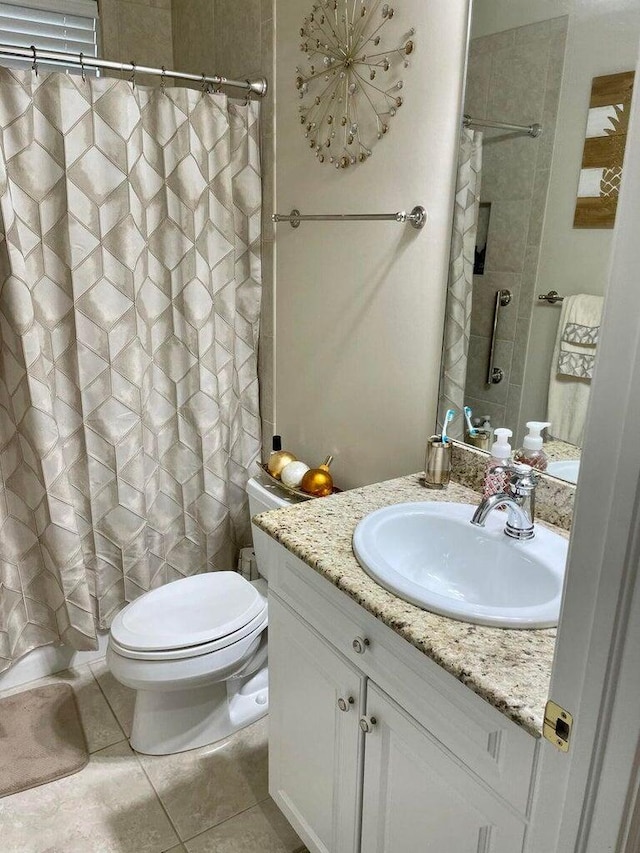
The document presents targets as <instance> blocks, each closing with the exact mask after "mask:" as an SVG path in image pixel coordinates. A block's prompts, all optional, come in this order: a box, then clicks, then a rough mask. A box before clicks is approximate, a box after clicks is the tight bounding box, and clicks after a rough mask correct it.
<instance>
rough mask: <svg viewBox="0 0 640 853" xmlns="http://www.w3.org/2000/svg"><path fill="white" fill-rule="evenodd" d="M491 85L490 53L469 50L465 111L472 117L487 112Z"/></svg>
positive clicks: (483, 114)
mask: <svg viewBox="0 0 640 853" xmlns="http://www.w3.org/2000/svg"><path fill="white" fill-rule="evenodd" d="M490 85H491V54H490V53H478V52H477V51H469V65H468V72H467V91H466V97H465V112H467V113H469V115H471V116H474V118H477V117H480V118H483V117H484V116H486V114H487V101H488V99H489V86H490Z"/></svg>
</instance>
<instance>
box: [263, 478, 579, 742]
mask: <svg viewBox="0 0 640 853" xmlns="http://www.w3.org/2000/svg"><path fill="white" fill-rule="evenodd" d="M424 500H435V501H456V502H459V503H470V504H478V503H479V495H478V494H477V493H476V492H473V491H472V490H470V489H468V488H466V487H465V486H461V485H459V484H456V483H452V484H451V485H450V486H449V488H448V489H446V490H444V491H442V492H434V491H429V490H427V489H425V488H424V487H423V486H421V485H420V482H419V477H418V476H417V475H414V476H409V477H402V478H400V479H397V480H389V481H387V482H385V483H377V484H376V485H373V486H365V487H364V488H361V489H354V490H352V491H348V492H343V493H342V494H339V495H334V496H333V497H330V498H322V499H320V500H314V501H309V502H307V503H302V504H299V505H297V506H293V507H290V508H287V509H282V510H274V511H272V512H267V513H263V514H262V515H258V516H256V517H255V519H254V521H255V523H256V524H257V525H258V527H260V528H261V529H262V530H264V531H265V532H266V533H268V534H269V535H270V536H271V537H273V539H275V540H276V541H277V542H279V543H280V544H281V545H284V547H285V548H287V549H288V550H289V551H291V552H292V553H293V554H295V555H296V556H297V557H299V558H300V559H301V560H303V561H304V562H305V563H307V564H308V565H309V566H310V567H311V568H312V569H314V570H315V571H316V572H318V573H319V574H321V575H323V576H324V577H325V578H327V579H328V580H329V581H331V583H333V584H334V585H335V586H337V587H338V588H339V589H341V590H342V591H343V592H345V593H346V594H347V595H348V596H350V597H351V598H353V599H354V600H355V601H357V602H358V604H360V605H361V606H362V607H364V608H365V610H367V611H369V613H372V614H373V615H374V616H375V617H376V618H377V619H379V620H380V621H381V622H384V624H385V625H388V626H389V627H390V628H391V629H392V630H393V631H395V632H396V633H397V634H399V635H400V636H401V637H404V639H405V640H407V641H408V642H409V643H411V644H412V645H413V646H415V647H416V648H417V649H419V650H420V651H422V652H424V653H425V654H426V655H427V656H428V657H430V658H431V659H432V660H433V661H435V662H436V663H437V664H438V665H439V666H441V667H443V669H445V670H447V672H449V673H451V674H452V675H453V676H455V678H457V679H458V680H459V681H461V682H462V683H463V684H466V685H467V687H469V688H470V689H471V690H473V691H474V693H477V694H478V695H479V696H481V697H482V698H483V699H485V700H486V701H487V702H489V703H490V704H491V705H493V706H494V707H495V708H497V709H498V710H499V711H501V712H502V713H504V714H505V715H507V716H508V717H509V718H510V719H512V720H513V721H514V722H516V723H517V724H518V725H520V726H521V727H522V728H524V729H525V730H526V731H528V732H529V733H530V734H532V735H534V736H535V737H540V735H541V733H542V722H543V716H544V707H545V704H546V701H547V697H548V693H549V681H550V677H551V664H552V660H553V652H554V646H555V640H556V631H555V629H544V630H535V631H516V630H505V629H500V628H485V627H483V626H480V625H471V624H469V623H467V622H458V621H456V620H453V619H448V618H446V617H444V616H438V615H436V614H435V613H428V612H427V611H425V610H421V609H420V608H419V607H415V606H414V605H413V604H408V603H407V602H405V601H403V600H402V599H400V598H398V597H397V596H395V595H393V594H392V593H390V592H387V590H385V589H383V588H382V587H381V586H379V585H378V584H377V583H376V582H375V581H374V580H372V579H371V578H370V577H369V576H368V575H367V574H366V573H365V572H364V571H363V570H362V569H361V568H360V565H359V564H358V562H357V561H356V559H355V557H354V555H353V550H352V547H351V540H352V536H353V531H354V529H355V527H356V525H357V524H358V522H359V521H360V520H361V519H362V518H364V517H365V516H366V515H368V514H369V513H370V512H373V511H374V510H376V509H380V508H381V507H384V506H389V505H391V504H396V503H403V502H405V501H424ZM558 532H559V533H563V534H564V535H567V534H566V531H560V530H559V531H558Z"/></svg>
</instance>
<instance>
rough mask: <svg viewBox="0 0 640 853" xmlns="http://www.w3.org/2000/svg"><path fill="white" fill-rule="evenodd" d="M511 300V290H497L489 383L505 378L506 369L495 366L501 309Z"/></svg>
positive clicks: (497, 382)
mask: <svg viewBox="0 0 640 853" xmlns="http://www.w3.org/2000/svg"><path fill="white" fill-rule="evenodd" d="M510 302H511V291H510V290H498V291H497V292H496V307H495V311H494V312H493V329H492V331H491V347H490V348H489V370H488V373H487V385H499V384H500V383H501V382H502V380H503V379H504V370H502V369H501V368H500V367H496V366H495V355H496V338H497V334H498V320H499V319H500V309H501V308H506V307H507V305H508V304H509V303H510Z"/></svg>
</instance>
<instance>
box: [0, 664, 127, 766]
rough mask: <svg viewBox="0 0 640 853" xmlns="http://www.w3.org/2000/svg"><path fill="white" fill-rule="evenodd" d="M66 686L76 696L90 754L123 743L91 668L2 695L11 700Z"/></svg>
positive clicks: (122, 736)
mask: <svg viewBox="0 0 640 853" xmlns="http://www.w3.org/2000/svg"><path fill="white" fill-rule="evenodd" d="M63 682H64V683H66V684H70V685H71V686H72V687H73V690H74V692H75V694H76V699H77V701H78V711H79V713H80V719H81V720H82V727H83V728H84V733H85V735H86V738H87V746H88V747H89V752H97V751H98V750H99V749H104V748H105V747H107V746H111V745H112V744H114V743H119V742H120V741H121V740H124V733H123V730H122V728H121V727H120V726H119V725H118V721H117V720H116V718H115V717H114V715H113V713H112V711H111V708H110V707H109V705H108V703H107V701H106V700H105V698H104V695H103V693H102V691H101V690H100V687H99V686H98V683H97V681H96V680H95V678H94V677H93V673H92V672H91V669H90V668H89V664H84V665H83V666H79V667H77V668H76V669H66V670H64V671H63V672H58V673H56V674H55V675H49V676H47V677H46V678H40V679H38V681H33V682H31V683H30V684H22V685H21V686H20V687H14V688H12V689H11V690H6V691H4V692H3V693H2V695H3V696H10V695H12V694H15V693H21V692H22V691H24V690H32V689H33V688H35V687H43V686H44V685H45V684H61V683H63Z"/></svg>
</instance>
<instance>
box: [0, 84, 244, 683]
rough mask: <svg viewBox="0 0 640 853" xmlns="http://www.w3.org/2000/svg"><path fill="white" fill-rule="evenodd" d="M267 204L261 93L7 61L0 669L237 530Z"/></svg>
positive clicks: (73, 638)
mask: <svg viewBox="0 0 640 853" xmlns="http://www.w3.org/2000/svg"><path fill="white" fill-rule="evenodd" d="M260 212H261V182H260V167H259V148H258V106H257V105H256V104H250V105H248V106H238V105H235V104H229V103H228V102H227V99H226V98H225V97H224V96H223V95H210V94H203V93H202V92H200V91H194V90H188V89H179V88H167V89H166V92H163V91H162V89H161V88H160V87H159V88H157V89H154V88H145V87H137V88H134V87H132V85H131V84H130V83H129V82H127V81H122V80H111V79H94V78H91V79H87V81H86V82H82V80H81V78H80V77H72V76H69V75H66V74H59V73H53V74H42V75H40V76H36V75H34V74H32V73H31V72H29V71H27V72H19V71H9V70H6V69H0V471H1V475H2V476H1V478H0V669H2V668H5V667H7V666H8V665H9V664H10V663H11V661H12V660H15V659H16V658H18V657H20V656H21V655H23V654H25V652H27V651H29V650H30V649H32V648H35V647H37V646H41V645H45V644H47V643H51V642H55V641H58V640H62V641H64V642H65V643H68V644H69V645H71V646H72V647H74V648H76V649H91V648H95V647H96V636H97V635H96V631H97V629H98V627H101V628H105V627H107V626H108V625H109V624H110V622H111V620H112V618H113V616H114V615H115V614H116V613H117V612H118V610H119V609H121V607H122V606H123V604H124V603H125V602H127V601H131V600H133V599H134V598H136V597H137V596H138V595H140V594H141V593H143V592H145V591H146V590H149V589H152V588H154V587H157V586H160V585H161V584H164V583H166V582H168V581H172V580H174V579H177V578H180V577H183V576H186V575H192V574H195V573H198V572H204V571H209V570H215V569H228V568H230V567H231V566H232V562H233V559H234V554H235V546H236V543H240V544H244V543H245V542H246V541H247V538H248V535H249V518H248V513H247V512H246V504H245V493H244V487H245V483H246V480H247V476H248V468H249V466H250V465H251V463H252V462H253V461H254V460H255V459H256V458H257V457H258V455H259V452H260V419H259V410H258V378H257V365H256V350H257V343H258V324H259V315H260V298H261V266H260Z"/></svg>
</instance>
